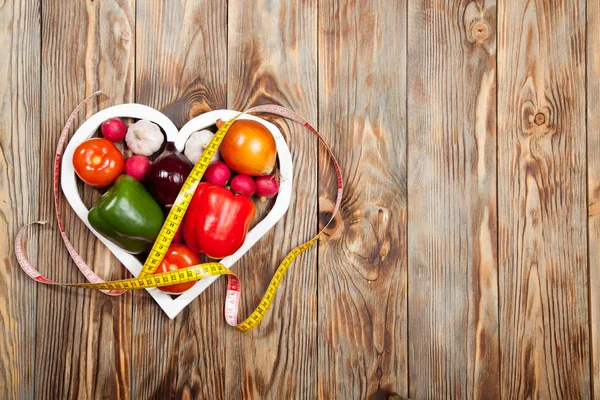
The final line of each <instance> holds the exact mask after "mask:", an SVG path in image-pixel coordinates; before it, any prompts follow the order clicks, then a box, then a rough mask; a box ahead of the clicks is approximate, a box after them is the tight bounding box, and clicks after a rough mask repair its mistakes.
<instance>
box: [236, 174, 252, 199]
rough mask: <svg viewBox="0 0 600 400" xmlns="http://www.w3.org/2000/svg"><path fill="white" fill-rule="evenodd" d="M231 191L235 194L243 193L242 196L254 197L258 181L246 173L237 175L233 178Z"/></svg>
mask: <svg viewBox="0 0 600 400" xmlns="http://www.w3.org/2000/svg"><path fill="white" fill-rule="evenodd" d="M231 191H232V192H233V194H241V195H242V196H246V197H252V195H253V194H254V192H255V191H256V183H254V179H252V178H250V177H249V176H246V175H236V176H234V177H233V179H232V180H231Z"/></svg>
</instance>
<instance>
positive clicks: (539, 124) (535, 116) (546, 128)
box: [521, 100, 553, 136]
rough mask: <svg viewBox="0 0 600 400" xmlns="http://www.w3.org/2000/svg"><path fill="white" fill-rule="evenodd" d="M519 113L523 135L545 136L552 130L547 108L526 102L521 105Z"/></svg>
mask: <svg viewBox="0 0 600 400" xmlns="http://www.w3.org/2000/svg"><path fill="white" fill-rule="evenodd" d="M521 113H522V118H523V120H522V121H523V125H522V126H523V133H524V134H525V135H535V136H537V135H545V134H547V133H548V132H550V131H551V130H552V126H553V123H552V112H551V110H550V109H549V108H548V107H540V106H539V105H536V104H534V103H533V102H532V101H529V100H528V101H526V102H524V103H523V106H522V109H521Z"/></svg>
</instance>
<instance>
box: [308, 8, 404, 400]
mask: <svg viewBox="0 0 600 400" xmlns="http://www.w3.org/2000/svg"><path fill="white" fill-rule="evenodd" d="M406 5H407V3H406V2H405V1H394V0H379V1H375V2H373V1H358V0H356V1H337V0H330V1H324V2H321V3H320V5H319V65H320V68H319V88H320V93H319V94H320V96H319V127H320V130H321V132H322V133H323V134H324V135H325V137H326V138H327V140H328V142H329V143H330V144H331V145H332V146H333V149H334V152H335V154H336V155H337V157H338V160H339V162H340V164H341V166H342V169H343V176H344V178H345V180H346V190H345V193H344V201H343V203H342V209H341V214H340V216H339V217H338V218H336V220H335V224H333V225H332V226H331V227H330V228H329V229H328V236H327V237H326V238H324V239H322V240H321V241H320V243H319V397H320V398H346V399H353V398H372V397H373V396H375V397H376V398H387V394H389V393H391V392H397V393H399V394H402V395H404V396H407V394H408V352H407V343H408V337H407V322H408V320H407V269H406V246H407V237H406V224H407V208H406V207H407V204H406V138H407V133H406V57H405V55H406V28H407V27H406ZM335 183H336V179H335V173H334V171H333V168H332V167H331V163H330V161H329V158H328V157H327V156H326V155H325V152H323V151H322V152H321V156H320V158H319V187H320V193H322V195H321V197H320V198H319V214H320V220H321V223H325V222H326V221H327V219H328V218H329V216H330V213H331V211H332V207H333V202H334V201H335V191H334V188H335V186H336V185H335Z"/></svg>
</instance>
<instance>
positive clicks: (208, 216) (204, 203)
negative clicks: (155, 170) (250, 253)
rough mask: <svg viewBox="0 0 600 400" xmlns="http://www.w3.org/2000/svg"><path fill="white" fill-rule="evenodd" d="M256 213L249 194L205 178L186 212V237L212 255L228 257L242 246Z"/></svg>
mask: <svg viewBox="0 0 600 400" xmlns="http://www.w3.org/2000/svg"><path fill="white" fill-rule="evenodd" d="M255 213H256V208H255V207H254V203H252V200H250V199H249V198H247V197H245V196H236V195H234V194H233V193H231V192H230V191H229V190H227V189H225V188H224V187H220V186H215V185H211V184H209V183H205V182H203V183H201V184H200V185H198V188H197V189H196V192H195V193H194V196H193V197H192V201H191V202H190V205H189V207H188V210H187V212H186V214H185V219H184V222H183V224H184V226H183V237H184V240H185V242H186V244H187V245H188V246H189V247H190V248H191V249H192V250H195V251H198V250H199V251H202V252H203V253H204V254H206V255H207V256H209V257H210V258H216V259H220V258H225V257H227V256H230V255H232V254H233V253H235V252H236V251H237V250H238V249H239V248H240V247H242V244H244V240H246V234H247V233H248V228H250V223H251V222H252V219H253V218H254V214H255Z"/></svg>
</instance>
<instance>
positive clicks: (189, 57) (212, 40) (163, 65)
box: [131, 0, 227, 399]
mask: <svg viewBox="0 0 600 400" xmlns="http://www.w3.org/2000/svg"><path fill="white" fill-rule="evenodd" d="M136 15H137V19H136V21H137V23H136V30H137V35H136V37H137V51H136V85H135V87H136V102H138V103H141V104H146V105H149V106H151V107H154V108H156V109H158V110H162V111H163V112H164V113H165V114H166V115H167V116H168V117H169V118H171V120H172V121H173V122H174V123H175V124H176V125H177V126H178V127H179V128H180V127H181V126H183V124H184V123H186V122H187V121H188V120H189V119H191V118H192V117H195V116H196V115H198V114H201V113H203V112H206V111H209V110H211V109H221V108H226V106H227V103H226V97H227V92H226V76H227V63H226V60H227V4H226V2H223V1H220V0H209V1H200V2H169V3H166V2H164V1H160V0H137V14H136ZM224 283H225V280H224V279H221V280H219V281H217V282H215V284H213V285H211V286H210V287H209V288H208V289H207V290H206V291H205V292H204V293H202V295H201V296H200V297H199V298H198V299H196V300H195V301H194V302H192V303H191V304H190V305H189V306H188V307H187V308H186V309H185V310H184V311H183V312H182V313H181V314H180V315H179V316H178V317H177V318H176V319H175V320H172V321H171V320H169V319H168V317H167V316H166V315H165V314H164V313H163V311H162V310H161V309H160V308H159V307H158V305H157V304H156V303H155V302H154V300H153V299H152V298H151V297H150V296H149V295H148V294H147V293H137V294H136V296H135V302H134V315H133V335H134V337H133V350H132V351H133V356H132V366H131V371H132V388H131V392H132V393H133V397H134V398H206V399H208V398H210V399H213V398H222V394H223V392H224V390H225V358H224V356H225V343H224V341H223V340H222V339H220V338H221V337H222V336H223V330H224V329H225V326H224V318H223V309H222V307H223V304H224V299H225V286H224Z"/></svg>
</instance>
